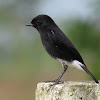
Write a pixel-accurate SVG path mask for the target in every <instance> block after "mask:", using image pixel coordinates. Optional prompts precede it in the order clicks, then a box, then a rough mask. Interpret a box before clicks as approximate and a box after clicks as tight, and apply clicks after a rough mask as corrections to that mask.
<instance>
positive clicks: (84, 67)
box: [81, 66, 99, 83]
mask: <svg viewBox="0 0 100 100" xmlns="http://www.w3.org/2000/svg"><path fill="white" fill-rule="evenodd" d="M81 67H82V68H83V69H84V70H85V71H86V72H87V73H88V74H89V75H90V76H91V77H92V78H93V79H94V81H95V82H96V83H99V82H98V80H97V79H96V78H95V77H94V76H93V74H92V73H91V72H90V71H89V70H88V69H87V67H86V66H81Z"/></svg>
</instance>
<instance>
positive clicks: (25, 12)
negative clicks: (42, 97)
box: [0, 0, 100, 100]
mask: <svg viewBox="0 0 100 100" xmlns="http://www.w3.org/2000/svg"><path fill="white" fill-rule="evenodd" d="M39 14H47V15H49V16H51V17H52V18H53V19H54V21H55V22H56V23H57V25H58V26H59V27H60V28H61V29H62V30H63V32H64V33H66V35H67V36H68V37H69V39H70V40H71V41H72V43H73V44H74V45H75V47H76V48H77V49H78V51H79V52H80V54H81V55H82V57H83V59H84V61H85V63H86V65H87V67H88V68H89V70H90V71H91V72H92V73H93V74H94V75H95V77H96V78H97V79H100V64H99V63H100V1H99V0H84V1H80V0H74V1H73V0H70V1H68V0H67V1H66V0H55V1H54V0H50V1H49V0H42V1H41V0H27V1H25V0H1V1H0V100H34V96H35V89H36V85H37V83H38V82H41V81H46V80H53V79H55V78H57V76H58V75H59V74H60V72H61V71H62V67H61V64H60V63H59V62H57V61H55V60H54V59H52V58H51V57H49V55H48V54H47V53H46V52H45V50H44V48H43V46H42V44H41V40H40V37H39V33H38V32H37V30H36V29H34V28H32V27H26V26H25V25H26V24H29V23H30V22H31V20H32V18H33V17H35V16H37V15H39ZM62 79H63V80H66V81H70V80H74V81H77V80H92V79H91V78H90V76H89V75H87V73H86V72H83V71H80V70H77V69H75V68H70V67H69V68H68V70H67V72H66V73H65V75H64V76H63V78H62Z"/></svg>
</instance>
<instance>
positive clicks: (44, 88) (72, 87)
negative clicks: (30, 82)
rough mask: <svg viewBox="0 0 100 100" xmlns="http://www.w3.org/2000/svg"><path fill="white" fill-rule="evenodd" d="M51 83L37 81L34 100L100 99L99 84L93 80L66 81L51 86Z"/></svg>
mask: <svg viewBox="0 0 100 100" xmlns="http://www.w3.org/2000/svg"><path fill="white" fill-rule="evenodd" d="M52 84H53V83H52V82H51V83H45V82H42V83H38V84H37V89H36V95H35V96H36V97H35V100H100V84H96V83H95V82H94V81H81V82H79V81H77V82H75V81H67V82H64V83H63V84H57V85H54V86H51V85H52Z"/></svg>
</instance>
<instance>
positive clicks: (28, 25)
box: [25, 24, 33, 26]
mask: <svg viewBox="0 0 100 100" xmlns="http://www.w3.org/2000/svg"><path fill="white" fill-rule="evenodd" d="M25 26H33V25H32V24H27V25H25Z"/></svg>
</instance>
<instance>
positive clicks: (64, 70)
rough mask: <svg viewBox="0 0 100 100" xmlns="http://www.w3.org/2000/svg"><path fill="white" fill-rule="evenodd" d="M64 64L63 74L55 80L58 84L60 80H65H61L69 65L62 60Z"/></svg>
mask: <svg viewBox="0 0 100 100" xmlns="http://www.w3.org/2000/svg"><path fill="white" fill-rule="evenodd" d="M62 66H63V71H62V72H61V74H60V75H59V76H58V78H57V79H56V80H54V82H56V84H59V82H61V83H62V82H63V81H60V79H61V78H62V76H63V74H64V73H65V72H66V70H67V68H68V66H67V65H66V64H65V63H64V62H62Z"/></svg>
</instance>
